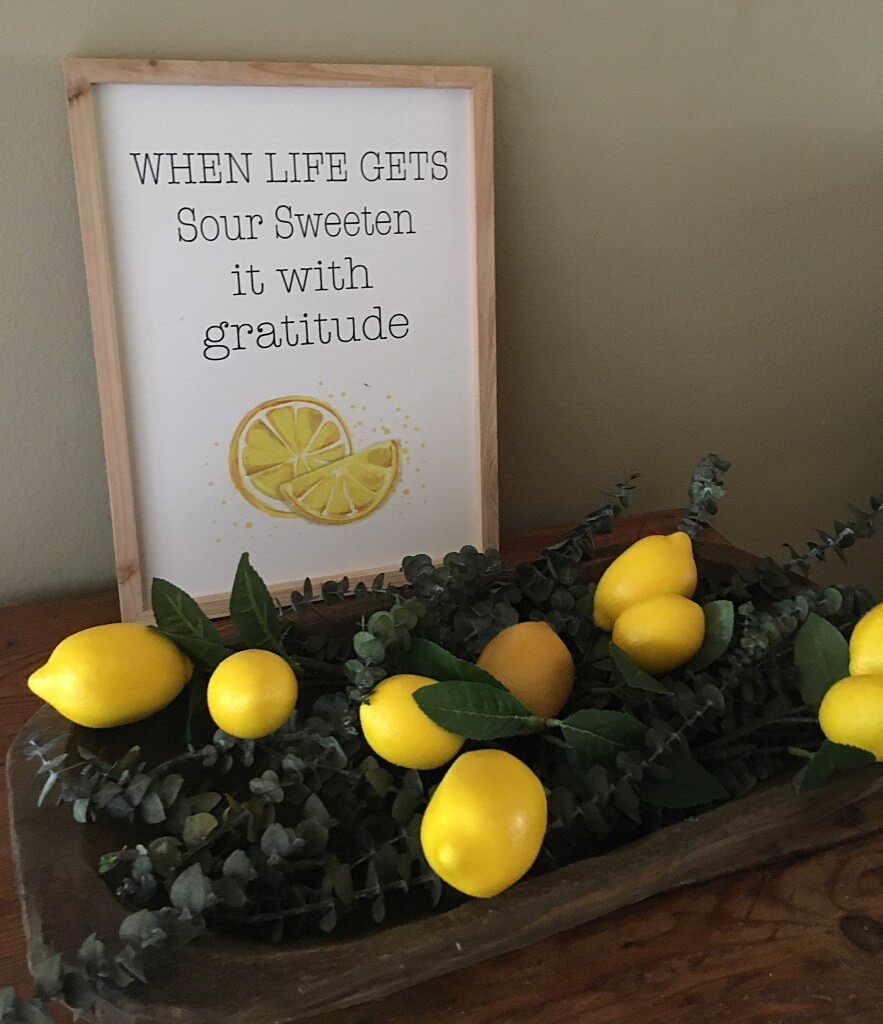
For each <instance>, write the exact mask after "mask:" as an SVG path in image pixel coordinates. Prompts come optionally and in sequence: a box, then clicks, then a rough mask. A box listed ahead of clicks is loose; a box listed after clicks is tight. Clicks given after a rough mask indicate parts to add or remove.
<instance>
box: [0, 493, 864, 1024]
mask: <svg viewBox="0 0 883 1024" xmlns="http://www.w3.org/2000/svg"><path fill="white" fill-rule="evenodd" d="M679 519H680V513H679V511H677V510H671V511H666V512H658V513H654V514H651V515H632V516H624V517H622V518H621V519H620V520H619V521H618V522H617V525H616V529H615V531H614V532H613V533H612V534H610V535H608V536H607V537H606V538H599V548H601V549H603V547H604V546H606V544H607V543H622V542H624V541H625V542H628V541H630V540H635V539H637V538H638V537H640V536H643V535H644V534H646V533H661V532H666V531H669V530H671V529H673V528H674V527H675V526H676V525H677V522H678V521H679ZM562 532H563V531H562V529H561V528H557V529H546V530H532V531H526V532H522V533H518V534H511V535H509V536H508V537H505V538H504V540H503V544H502V551H503V555H504V556H505V557H506V558H507V560H509V561H510V562H516V561H521V560H524V559H531V558H535V557H536V556H537V555H538V553H539V551H540V550H542V548H543V547H544V546H546V545H547V544H549V543H551V542H553V541H554V540H556V539H558V537H560V536H561V534H562ZM705 538H706V539H708V540H711V541H716V542H718V543H726V542H725V541H724V539H723V538H722V537H721V536H720V535H719V534H717V533H716V532H715V531H713V530H708V531H706V534H705ZM118 618H119V609H118V607H117V601H116V592H115V591H113V590H104V591H99V592H97V593H93V594H87V595H84V596H81V597H73V598H65V599H60V600H53V601H42V602H38V603H34V604H28V605H17V606H14V607H9V608H3V609H0V750H2V753H3V757H4V761H5V756H6V751H7V749H8V746H9V742H10V740H11V739H12V737H13V736H14V735H15V734H16V733H17V732H18V731H19V729H21V728H22V726H23V725H24V724H25V722H26V721H27V719H28V717H29V716H30V715H31V714H32V713H33V712H34V711H35V710H36V708H37V707H38V704H39V702H38V701H37V700H36V698H35V697H33V696H32V695H31V694H30V692H29V691H28V690H27V688H26V685H25V680H26V678H27V675H28V673H30V672H31V671H32V670H33V669H34V668H36V667H37V666H38V665H39V664H41V663H42V662H43V661H44V660H45V659H46V657H47V656H48V654H49V652H50V651H51V649H52V648H53V647H54V646H55V644H57V643H58V642H59V641H60V640H61V639H63V638H64V637H65V636H67V635H68V634H70V633H72V632H75V631H76V630H78V629H84V628H86V627H87V626H92V625H97V624H99V623H102V622H112V621H115V620H117V619H118ZM5 801H6V790H5V786H4V787H2V789H0V802H2V804H3V807H2V809H0V813H2V815H3V817H2V820H3V821H4V822H5V821H6V820H7V819H6V808H5ZM59 855H60V856H63V853H62V852H61V851H59ZM881 921H883V835H878V836H876V837H874V838H871V839H865V840H861V841H857V842H852V843H849V844H845V845H842V846H839V847H837V848H835V849H833V850H829V851H827V852H824V853H820V854H817V855H814V856H810V857H803V858H799V859H796V860H793V861H791V862H786V863H781V864H777V865H774V866H772V867H767V868H763V869H760V870H755V871H746V872H743V873H742V874H739V875H735V876H732V877H730V878H724V879H719V880H717V881H715V882H710V883H707V884H704V885H700V886H695V887H692V888H689V889H684V890H681V891H678V892H672V893H668V894H666V895H664V896H660V897H656V898H654V899H652V900H648V901H647V902H645V903H642V904H639V905H638V906H635V907H632V908H629V909H627V910H622V911H619V912H617V913H615V914H612V915H610V916H609V917H607V918H604V919H603V920H600V921H596V922H593V923H591V924H587V925H584V926H582V927H580V928H576V929H574V930H573V931H570V932H565V933H564V934H561V935H557V936H555V937H553V938H551V939H548V940H546V941H544V942H539V943H536V944H535V945H532V946H528V947H527V948H525V949H522V950H518V951H517V952H514V953H509V954H506V955H505V956H501V957H497V958H496V959H493V960H489V961H486V962H485V963H482V964H478V965H476V966H474V967H470V968H467V969H465V970H462V971H459V972H458V973H456V974H451V975H447V976H445V977H442V978H438V979H436V980H434V981H431V982H427V983H425V984H423V985H420V986H418V987H416V988H411V989H406V990H405V991H402V992H398V993H396V994H394V995H392V996H389V997H387V998H385V999H382V1000H379V1001H377V1002H375V1003H370V1004H365V1005H362V1006H357V1007H353V1008H352V1009H350V1010H343V1011H337V1012H334V1013H329V1014H326V1015H323V1016H321V1017H317V1018H313V1020H314V1024H430V1022H431V1024H438V1022H440V1021H459V1022H461V1024H547V1022H548V1024H551V1022H553V1021H554V1022H556V1024H558V1022H561V1024H564V1022H580V1024H626V1022H627V1024H643V1022H645V1021H646V1022H649V1021H653V1022H654V1024H655V1022H659V1024H798V1022H799V1024H822V1022H825V1024H828V1022H837V1024H879V1022H880V1021H881V1019H883V926H881V924H879V923H878V922H881ZM24 950H25V946H24V938H23V935H22V930H21V918H20V914H19V905H18V897H17V895H16V892H15V882H14V879H13V874H12V862H11V856H10V849H9V833H8V828H3V829H2V831H0V987H2V986H3V985H6V984H14V985H16V986H17V987H18V988H19V990H20V991H22V992H29V991H30V984H29V979H28V974H27V969H26V967H25V960H24V957H25V952H24ZM58 1019H59V1020H60V1021H68V1020H70V1017H69V1015H67V1014H66V1013H64V1012H63V1011H59V1013H58Z"/></svg>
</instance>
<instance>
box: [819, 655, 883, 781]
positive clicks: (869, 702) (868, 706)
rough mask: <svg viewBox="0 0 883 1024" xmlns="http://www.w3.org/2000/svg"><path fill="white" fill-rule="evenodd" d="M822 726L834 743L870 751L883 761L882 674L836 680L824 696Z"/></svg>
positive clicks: (821, 715)
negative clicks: (837, 681)
mask: <svg viewBox="0 0 883 1024" xmlns="http://www.w3.org/2000/svg"><path fill="white" fill-rule="evenodd" d="M819 725H820V726H821V727H822V732H823V733H824V734H825V736H827V738H828V739H829V740H831V742H832V743H845V744H846V745H847V746H850V747H859V748H861V749H862V750H869V751H870V752H871V753H872V754H873V755H874V757H876V758H877V760H878V761H883V675H873V676H870V675H869V676H847V677H846V679H841V680H840V682H839V683H835V684H834V685H833V686H832V687H831V689H830V690H828V692H827V693H826V694H825V696H824V697H823V698H822V704H821V707H820V708H819Z"/></svg>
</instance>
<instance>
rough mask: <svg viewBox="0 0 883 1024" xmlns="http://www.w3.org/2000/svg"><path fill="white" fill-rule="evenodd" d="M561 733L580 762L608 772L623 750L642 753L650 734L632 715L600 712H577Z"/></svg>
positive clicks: (565, 720) (561, 725)
mask: <svg viewBox="0 0 883 1024" xmlns="http://www.w3.org/2000/svg"><path fill="white" fill-rule="evenodd" d="M560 729H561V732H562V734H563V735H564V739H565V740H566V741H567V744H568V746H571V747H573V749H574V750H575V751H576V752H577V754H579V757H580V760H582V761H583V762H584V763H585V764H587V765H593V764H601V765H605V766H606V767H608V768H609V767H611V766H612V765H613V764H614V763H615V761H616V755H617V754H618V753H619V752H620V751H621V750H635V749H640V748H641V747H642V746H643V742H644V734H645V733H646V731H647V730H646V729H645V727H644V726H643V725H642V724H641V723H640V722H639V721H638V719H637V718H634V717H633V716H632V715H627V714H625V713H624V712H622V711H602V710H600V709H598V708H586V709H584V710H582V711H575V712H574V713H573V714H572V715H570V716H568V717H567V718H565V719H564V721H562V722H561V723H560Z"/></svg>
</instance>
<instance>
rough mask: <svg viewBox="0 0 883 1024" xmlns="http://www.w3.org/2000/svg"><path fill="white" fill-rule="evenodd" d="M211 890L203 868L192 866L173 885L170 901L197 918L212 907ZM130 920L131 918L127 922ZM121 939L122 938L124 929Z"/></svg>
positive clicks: (174, 905)
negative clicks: (208, 907) (207, 908)
mask: <svg viewBox="0 0 883 1024" xmlns="http://www.w3.org/2000/svg"><path fill="white" fill-rule="evenodd" d="M211 889H212V887H211V882H209V880H208V879H207V878H206V877H205V875H203V873H202V868H200V866H199V865H198V864H191V865H190V867H188V868H185V869H184V870H183V871H182V872H181V874H180V875H178V877H177V878H176V879H175V881H174V882H173V883H172V887H171V889H170V890H169V899H170V901H171V904H172V906H173V907H177V908H178V909H179V910H186V911H188V913H190V914H191V915H193V916H194V917H197V916H198V915H200V914H201V913H202V912H203V911H204V910H205V909H206V907H207V906H209V905H210V899H209V898H210V896H211ZM131 916H135V915H131ZM130 919H131V917H130V918H127V919H126V920H127V921H128V920H130ZM123 923H124V924H125V923H126V922H123ZM120 937H121V938H122V929H120Z"/></svg>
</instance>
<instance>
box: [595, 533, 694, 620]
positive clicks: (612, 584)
mask: <svg viewBox="0 0 883 1024" xmlns="http://www.w3.org/2000/svg"><path fill="white" fill-rule="evenodd" d="M696 582H697V574H696V560H695V559H694V558H693V542H692V541H691V540H690V538H689V537H688V536H687V534H686V533H683V532H681V531H676V532H675V533H670V534H668V535H667V536H662V535H656V536H652V537H642V538H641V539H640V540H636V541H635V543H634V544H632V545H631V546H630V547H628V548H626V550H625V551H623V553H622V554H621V555H619V557H617V558H615V559H614V560H613V561H612V562H611V563H610V565H608V566H607V568H606V569H605V570H604V575H603V576H602V577H601V579H600V580H599V581H598V588H597V590H596V591H595V604H594V618H595V625H596V626H598V628H599V629H606V630H608V632H609V631H610V630H612V629H613V624H614V623H615V622H616V620H617V618H618V617H619V616H620V615H621V614H622V613H623V612H624V611H625V610H626V608H628V607H630V606H631V605H633V604H637V603H638V601H643V600H645V599H646V598H648V597H656V596H658V595H659V594H680V595H681V596H682V597H692V596H693V594H694V593H695V592H696Z"/></svg>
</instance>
